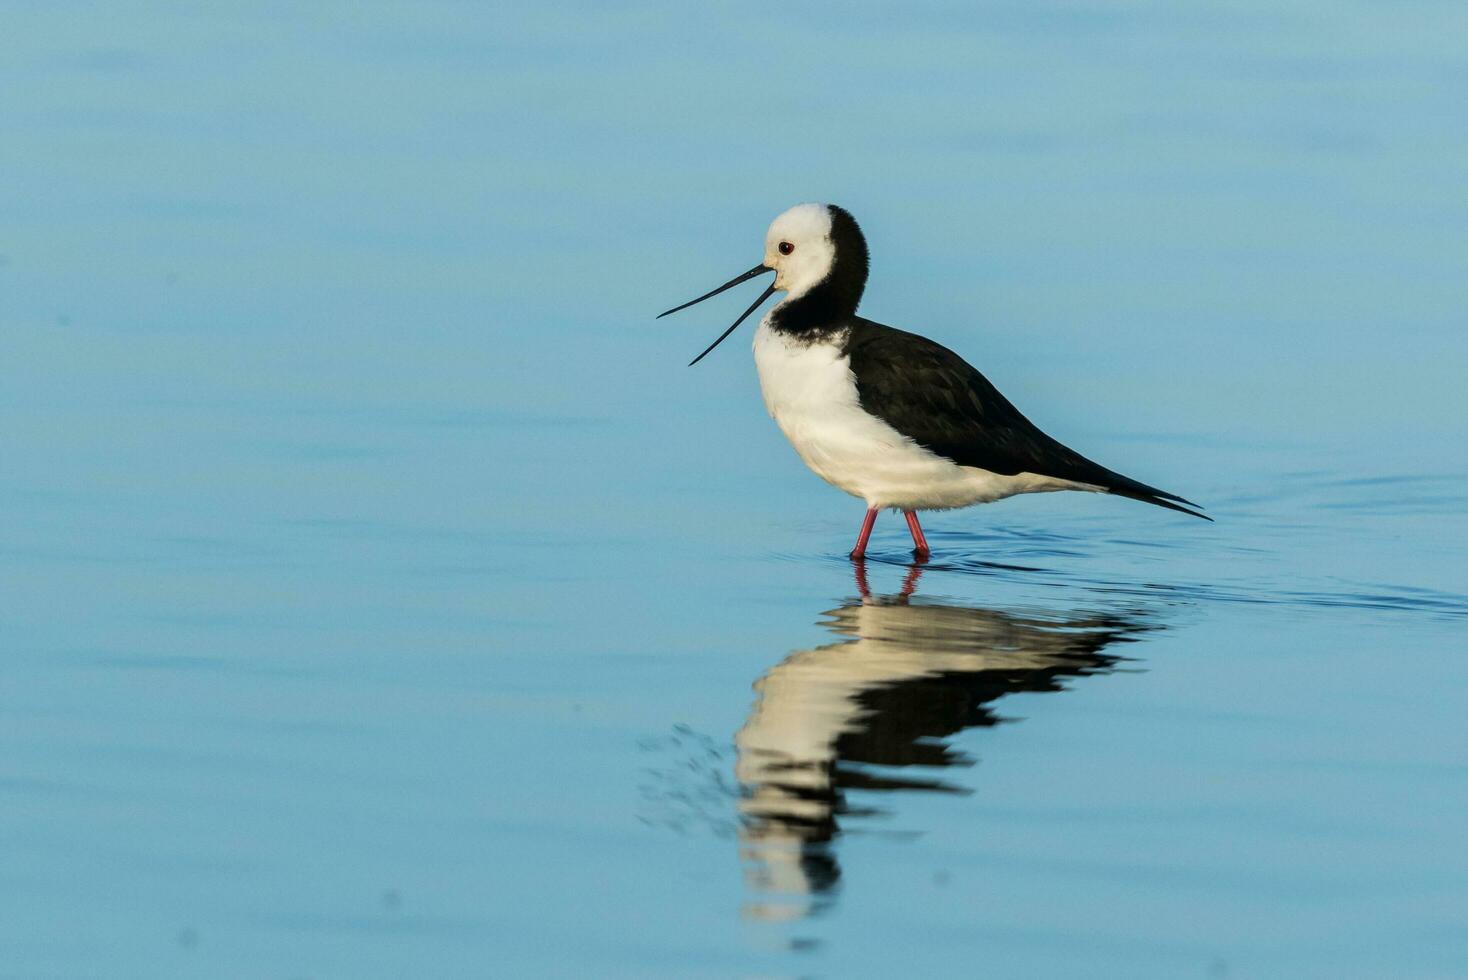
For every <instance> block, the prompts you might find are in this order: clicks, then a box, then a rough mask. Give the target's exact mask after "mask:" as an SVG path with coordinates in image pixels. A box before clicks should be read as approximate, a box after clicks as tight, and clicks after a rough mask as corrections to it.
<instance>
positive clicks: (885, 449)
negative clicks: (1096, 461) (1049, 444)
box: [754, 314, 1073, 510]
mask: <svg viewBox="0 0 1468 980" xmlns="http://www.w3.org/2000/svg"><path fill="white" fill-rule="evenodd" d="M845 340H846V336H845V334H844V333H841V334H837V335H835V336H834V337H831V338H829V339H826V340H823V341H819V342H814V343H808V342H806V341H803V340H800V339H798V338H792V337H790V336H787V335H786V334H783V333H781V332H780V331H778V330H774V329H772V328H771V327H770V325H769V315H768V314H766V316H765V318H764V319H763V320H761V321H760V326H759V329H758V330H757V331H755V335H754V363H755V366H756V367H757V368H758V369H759V382H760V390H761V391H762V392H763V393H764V398H765V407H766V408H768V409H769V411H770V415H771V416H773V417H774V419H775V421H776V422H777V423H779V425H780V429H781V431H783V432H784V433H785V437H786V438H787V439H789V440H790V442H791V444H792V445H793V446H794V447H795V451H796V452H797V453H799V454H800V458H801V459H803V460H804V461H805V465H807V466H809V467H810V468H811V469H812V470H814V471H815V472H816V474H817V475H819V476H820V477H821V478H822V479H824V480H825V481H826V482H827V483H830V484H831V485H832V486H836V487H839V488H841V489H842V490H845V491H846V492H847V493H849V494H851V495H852V496H855V497H860V498H861V499H863V500H865V501H866V503H867V506H868V507H898V508H902V509H906V510H933V509H943V508H949V507H965V506H967V505H969V504H974V503H980V502H986V501H990V500H998V499H1000V498H1001V497H1008V496H1011V495H1013V494H1016V493H1030V492H1034V491H1038V490H1060V489H1065V488H1067V487H1070V486H1073V485H1072V484H1068V483H1065V482H1064V481H1058V480H1051V479H1049V478H1046V477H1042V476H1036V475H1034V474H1031V473H1021V474H1019V475H1017V476H1003V475H1000V474H996V473H991V472H989V471H988V470H981V469H978V468H976V467H972V466H959V465H958V464H956V463H954V462H953V461H952V460H949V459H945V458H944V457H942V456H939V455H937V454H936V453H932V452H930V451H928V450H926V449H924V448H923V447H922V446H919V445H918V444H917V443H915V442H913V441H912V440H911V439H909V438H907V437H906V436H904V435H903V434H902V433H900V432H898V431H897V430H896V429H894V428H892V426H890V425H888V424H887V423H886V422H884V421H882V420H881V419H879V418H877V417H876V416H874V415H871V414H870V413H868V412H867V411H866V410H865V409H863V408H862V407H861V402H860V400H859V399H858V396H857V391H856V378H855V376H854V375H852V373H851V359H850V358H849V357H847V356H846V355H845V354H844V353H843V352H842V348H843V346H844V345H845Z"/></svg>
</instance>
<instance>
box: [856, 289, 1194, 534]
mask: <svg viewBox="0 0 1468 980" xmlns="http://www.w3.org/2000/svg"><path fill="white" fill-rule="evenodd" d="M846 353H847V354H848V355H849V356H850V358H851V370H852V373H853V374H855V376H856V387H857V394H858V396H859V397H860V399H861V406H862V408H864V409H866V410H867V411H868V412H871V413H872V414H873V415H876V416H878V417H880V418H881V419H883V420H884V421H886V422H887V424H888V425H890V426H892V427H893V428H894V429H896V430H897V431H898V432H901V433H902V434H903V435H905V436H907V437H908V438H910V439H912V440H913V441H914V442H916V443H917V444H918V445H920V446H923V447H925V448H927V449H930V450H932V451H933V452H935V453H937V454H938V455H940V456H945V457H947V458H948V459H951V460H953V461H954V462H955V463H958V464H959V465H960V466H976V467H979V468H980V469H985V470H989V471H990V472H992V473H999V474H1003V475H1006V476H1012V475H1014V474H1016V473H1035V474H1037V475H1040V476H1048V477H1054V478H1057V479H1061V480H1070V481H1073V482H1075V483H1084V484H1088V485H1090V486H1094V487H1100V488H1101V489H1103V490H1106V491H1107V492H1108V493H1114V494H1117V495H1118V496H1122V497H1130V498H1132V499H1133V500H1141V501H1145V502H1146V503H1149V504H1156V505H1157V506H1158V507H1166V508H1168V509H1169V510H1176V511H1180V512H1181V513H1184V514H1191V515H1192V516H1193V517H1201V518H1203V519H1204V520H1212V518H1210V517H1208V516H1207V515H1205V514H1199V513H1197V512H1196V511H1192V510H1189V509H1188V507H1197V506H1198V505H1197V504H1195V503H1193V502H1192V501H1190V500H1185V499H1183V498H1182V497H1179V496H1177V495H1176V494H1172V493H1168V492H1167V491H1165V490H1158V489H1157V488H1156V487H1149V486H1147V485H1146V484H1145V483H1139V482H1137V481H1136V480H1133V479H1131V478H1130V477H1125V476H1122V475H1121V474H1120V473H1117V472H1115V471H1113V470H1108V469H1107V468H1106V467H1104V466H1102V465H1100V464H1099V463H1094V462H1092V461H1091V460H1089V459H1087V458H1086V457H1084V456H1082V455H1081V454H1080V453H1078V452H1076V451H1075V450H1073V449H1070V448H1069V447H1067V446H1064V445H1062V444H1061V443H1059V442H1057V441H1055V440H1054V439H1052V438H1050V437H1049V436H1047V435H1046V434H1045V433H1043V432H1041V431H1040V430H1039V429H1038V428H1037V427H1036V426H1035V424H1034V423H1033V422H1031V421H1030V420H1029V419H1027V418H1025V417H1024V416H1023V415H1022V414H1020V411H1019V409H1017V408H1015V407H1014V406H1013V405H1012V404H1010V402H1009V399H1007V398H1005V397H1004V396H1003V395H1002V394H1000V393H999V389H997V388H995V387H994V386H993V385H992V384H990V383H989V379H988V378H985V377H984V376H983V375H982V374H980V373H979V372H978V371H976V370H975V369H974V368H973V367H971V366H970V365H969V364H968V363H967V362H966V361H964V359H963V358H961V357H959V356H958V355H957V354H955V353H953V351H951V350H949V349H948V348H946V347H944V346H942V345H941V344H935V343H934V342H933V341H931V340H928V339H927V338H926V337H919V336H918V335H917V334H911V333H906V332H904V331H902V330H896V329H893V328H892V327H886V326H883V325H882V324H880V323H873V322H872V321H871V320H867V319H863V318H861V317H855V318H853V319H852V321H851V332H850V335H849V336H848V339H847V342H846ZM1179 504H1187V505H1188V507H1181V506H1179Z"/></svg>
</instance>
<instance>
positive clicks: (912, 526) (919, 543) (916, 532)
mask: <svg viewBox="0 0 1468 980" xmlns="http://www.w3.org/2000/svg"><path fill="white" fill-rule="evenodd" d="M902 513H903V514H904V515H906V516H907V529H908V530H909V531H911V532H912V553H913V554H915V555H917V556H918V557H919V558H926V557H928V539H927V538H925V537H923V526H922V525H921V524H919V523H918V519H917V512H916V511H912V510H905V511H903V512H902Z"/></svg>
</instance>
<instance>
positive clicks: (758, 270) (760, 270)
mask: <svg viewBox="0 0 1468 980" xmlns="http://www.w3.org/2000/svg"><path fill="white" fill-rule="evenodd" d="M774 271H775V270H774V269H771V268H770V267H769V266H767V265H765V264H764V263H760V264H759V265H757V266H755V267H754V268H753V269H750V270H749V271H748V272H746V273H744V274H743V275H738V276H735V277H734V278H733V279H730V280H729V281H728V282H726V283H724V284H723V285H722V286H720V287H719V288H718V289H714V290H711V291H709V292H707V293H704V294H703V295H702V296H700V297H698V299H691V300H689V301H688V302H686V303H684V304H683V305H682V306H675V307H673V308H672V309H671V310H668V311H666V312H664V313H659V314H658V315H657V318H658V319H659V320H661V319H662V318H663V317H665V316H667V315H668V314H669V313H677V312H678V311H679V310H686V309H688V308H689V307H690V306H692V305H693V304H695V303H702V302H703V301H704V300H706V299H708V298H709V297H710V296H717V295H719V294H720V293H722V292H723V291H724V290H726V289H733V288H734V287H735V286H737V285H739V284H740V283H741V282H748V281H749V280H751V279H753V278H754V277H755V276H759V275H763V274H764V273H766V272H774ZM774 291H775V287H774V286H773V285H771V286H770V288H769V289H766V290H765V291H764V292H763V293H761V294H760V298H759V299H757V300H755V301H754V303H753V304H752V305H751V306H750V307H749V309H747V310H745V311H744V312H743V313H741V314H739V319H737V320H735V321H734V322H733V324H731V325H730V327H729V329H728V330H725V331H724V332H723V333H721V334H719V338H718V339H717V340H715V341H714V342H713V343H712V344H709V345H708V346H707V347H705V348H704V351H703V353H702V354H700V355H698V356H697V357H695V358H694V359H693V360H691V361H689V362H688V366H689V367H693V365H695V364H697V363H698V362H699V361H701V360H703V359H704V356H705V355H707V354H708V352H709V351H711V350H713V349H714V348H715V347H717V346H719V345H720V344H722V343H723V342H724V338H725V337H727V336H729V335H730V334H731V333H733V332H734V330H735V328H736V327H738V326H739V325H740V324H741V323H743V322H744V321H745V319H747V318H748V317H749V314H751V313H753V312H754V311H755V310H756V309H758V308H759V305H760V304H761V303H763V302H764V301H765V300H767V299H769V298H770V294H771V293H773V292H774Z"/></svg>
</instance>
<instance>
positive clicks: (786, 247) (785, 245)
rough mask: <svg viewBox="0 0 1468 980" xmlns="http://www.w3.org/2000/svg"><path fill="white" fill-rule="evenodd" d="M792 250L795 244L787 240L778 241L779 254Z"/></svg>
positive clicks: (786, 253)
mask: <svg viewBox="0 0 1468 980" xmlns="http://www.w3.org/2000/svg"><path fill="white" fill-rule="evenodd" d="M793 251H795V246H794V245H791V244H790V243H789V242H781V243H780V254H781V255H789V254H790V253H791V252H793Z"/></svg>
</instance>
